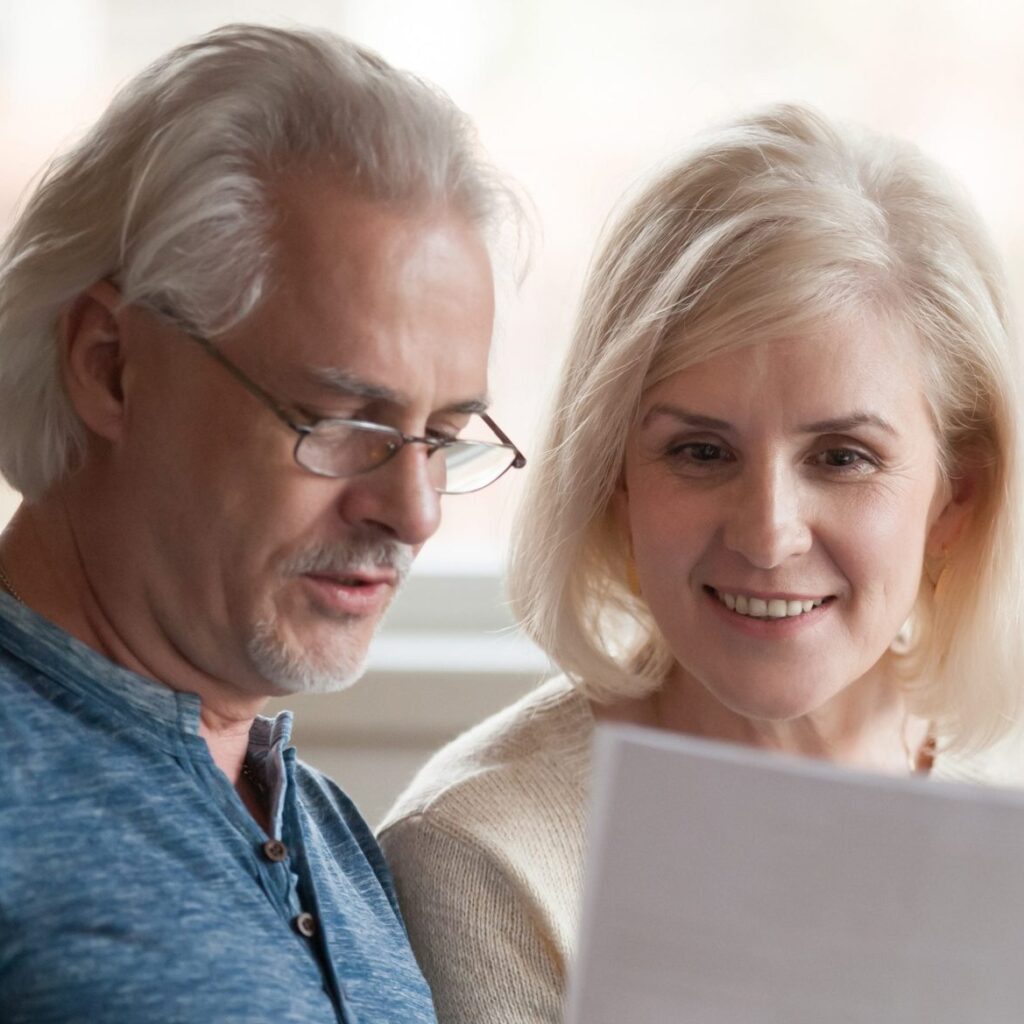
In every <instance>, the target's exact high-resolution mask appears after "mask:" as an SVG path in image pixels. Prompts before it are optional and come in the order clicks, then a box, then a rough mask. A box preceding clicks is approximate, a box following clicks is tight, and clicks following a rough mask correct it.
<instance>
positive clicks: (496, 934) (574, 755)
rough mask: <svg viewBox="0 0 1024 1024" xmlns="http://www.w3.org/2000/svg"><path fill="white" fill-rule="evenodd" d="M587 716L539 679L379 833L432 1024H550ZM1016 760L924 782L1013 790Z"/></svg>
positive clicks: (955, 763)
mask: <svg viewBox="0 0 1024 1024" xmlns="http://www.w3.org/2000/svg"><path fill="white" fill-rule="evenodd" d="M593 732H594V716H593V713H592V711H591V708H590V705H589V703H588V701H587V700H586V698H584V697H583V695H582V694H581V693H580V692H579V691H578V690H577V689H575V688H574V687H573V686H571V685H570V684H569V683H568V682H567V681H566V680H565V679H564V678H561V677H560V678H556V679H553V680H551V681H549V682H547V683H545V684H544V685H542V686H541V687H539V688H538V689H536V690H534V691H533V692H532V693H530V694H527V696H525V697H524V698H523V699H521V700H520V701H518V702H517V703H515V704H513V705H512V706H510V707H508V708H506V709H505V710H503V711H500V712H499V713H498V714H496V715H494V716H493V717H491V718H489V719H487V720H486V721H485V722H482V723H481V724H480V725H478V726H476V727H474V728H473V729H470V730H469V731H468V732H466V733H464V734H463V735H462V736H460V737H459V738H458V739H456V740H455V741H453V742H452V743H450V744H449V745H448V746H447V747H445V748H444V749H443V750H441V751H440V752H438V753H437V754H436V755H435V756H434V757H433V758H432V759H431V760H430V761H429V762H428V763H427V764H426V765H425V766H424V768H423V769H422V770H421V771H420V772H419V774H418V775H417V776H416V778H415V779H414V780H413V782H412V784H411V786H410V787H409V789H408V790H407V791H406V792H405V794H403V796H402V797H401V798H400V799H399V800H398V802H397V803H396V805H395V806H394V808H392V810H391V812H390V813H389V814H388V816H387V818H386V819H385V821H384V823H383V824H382V826H381V830H380V834H379V839H380V843H381V845H382V847H383V848H384V853H385V855H386V857H387V859H388V862H389V864H390V866H391V869H392V872H393V873H394V878H395V883H396V885H397V888H398V895H399V902H400V904H401V907H402V912H403V915H404V917H405V921H406V925H407V927H408V930H409V936H410V939H411V941H412V945H413V949H414V951H415V953H416V957H417V959H418V960H419V963H420V967H421V968H422V970H423V973H424V975H425V976H426V978H427V981H428V982H429V983H430V986H431V989H432V991H433V994H434V1003H435V1007H436V1010H437V1017H438V1021H439V1024H558V1022H560V1021H561V1020H562V1000H563V995H564V991H565V984H566V974H567V969H568V965H569V963H570V961H571V959H572V955H573V951H574V948H575V941H576V929H577V922H578V914H579V902H580V896H581V892H582V884H583V855H584V847H585V829H586V809H587V795H588V781H589V775H590V747H591V740H592V737H593ZM1021 764H1022V758H1021V756H1020V751H1019V747H1003V748H999V749H997V750H995V751H992V752H990V753H989V754H987V755H984V756H978V757H973V758H963V757H957V756H954V755H951V754H940V755H939V756H938V757H937V758H936V761H935V764H934V766H933V768H932V775H933V777H937V778H943V779H947V780H950V781H964V782H974V783H982V784H994V785H1024V770H1022V768H1021Z"/></svg>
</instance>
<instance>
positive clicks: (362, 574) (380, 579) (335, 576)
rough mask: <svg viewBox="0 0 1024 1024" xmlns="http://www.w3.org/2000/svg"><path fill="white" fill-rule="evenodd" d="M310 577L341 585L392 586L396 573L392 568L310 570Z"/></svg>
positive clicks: (308, 574)
mask: <svg viewBox="0 0 1024 1024" xmlns="http://www.w3.org/2000/svg"><path fill="white" fill-rule="evenodd" d="M306 575H307V576H309V578H310V579H314V580H318V581H322V582H324V583H329V584H334V585H335V586H341V587H375V586H387V587H393V586H394V585H395V583H396V581H397V578H398V574H397V573H396V572H395V571H394V570H393V569H373V570H369V571H367V570H362V569H359V570H354V571H351V570H345V571H342V572H310V573H306Z"/></svg>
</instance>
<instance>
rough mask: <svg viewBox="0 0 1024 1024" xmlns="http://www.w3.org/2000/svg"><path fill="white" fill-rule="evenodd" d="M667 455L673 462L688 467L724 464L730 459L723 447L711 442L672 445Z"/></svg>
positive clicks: (689, 442)
mask: <svg viewBox="0 0 1024 1024" xmlns="http://www.w3.org/2000/svg"><path fill="white" fill-rule="evenodd" d="M667 455H668V457H669V459H671V460H672V461H673V462H681V463H684V464H688V465H693V464H694V463H697V464H703V463H716V462H722V461H725V460H726V459H727V458H728V453H727V452H726V450H725V449H724V448H722V446H721V445H717V444H712V443H711V442H710V441H688V442H687V443H685V444H674V445H670V446H669V448H668V451H667Z"/></svg>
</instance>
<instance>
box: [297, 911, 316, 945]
mask: <svg viewBox="0 0 1024 1024" xmlns="http://www.w3.org/2000/svg"><path fill="white" fill-rule="evenodd" d="M292 924H293V925H295V930H296V931H297V932H298V933H299V934H300V935H304V936H305V937H306V938H307V939H311V938H313V936H314V935H316V918H315V917H314V916H313V915H312V914H309V913H306V912H305V911H303V912H302V913H301V914H297V915H296V916H295V918H294V919H293V920H292Z"/></svg>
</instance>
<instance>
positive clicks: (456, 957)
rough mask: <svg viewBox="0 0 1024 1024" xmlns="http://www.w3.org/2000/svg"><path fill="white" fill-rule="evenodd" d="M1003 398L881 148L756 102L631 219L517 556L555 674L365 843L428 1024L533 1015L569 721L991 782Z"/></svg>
mask: <svg viewBox="0 0 1024 1024" xmlns="http://www.w3.org/2000/svg"><path fill="white" fill-rule="evenodd" d="M1016 381H1017V368H1016V364H1015V360H1014V352H1013V350H1012V345H1011V341H1010V337H1009V330H1008V324H1007V315H1006V309H1005V303H1004V299H1003V294H1002V291H1001V285H1000V273H999V268H998V266H997V262H996V259H995V257H994V256H993V254H992V251H991V249H990V247H989V244H988V242H987V240H986V238H985V235H984V232H983V230H982V228H981V227H980V226H979V224H978V221H977V218H976V217H975V215H974V214H973V213H972V211H971V210H970V208H969V206H968V205H967V204H966V202H965V201H964V199H963V198H962V197H961V196H960V195H959V193H958V192H957V191H956V190H955V189H954V188H953V187H952V186H951V185H950V184H949V182H948V181H947V180H946V179H945V177H944V176H943V175H942V174H941V172H940V171H939V170H938V169H936V168H935V167H934V166H933V165H932V164H930V163H929V162H927V161H926V160H925V159H923V158H922V157H921V156H920V155H919V154H918V153H917V152H916V151H915V150H914V149H912V148H910V147H908V146H906V145H903V144H899V143H895V142H891V141H886V140H881V139H878V138H871V137H866V136H863V135H860V134H854V133H849V132H846V131H840V130H837V129H836V128H835V127H833V126H831V125H830V124H828V123H826V122H825V121H823V120H822V119H821V118H819V117H817V116H815V115H814V114H812V113H810V112H808V111H806V110H803V109H800V108H796V107H783V108H779V109H775V110H772V111H769V112H767V113H765V114H763V115H761V116H757V117H753V118H750V119H746V120H743V121H740V122H738V123H735V124H733V125H732V126H730V127H727V128H725V129H724V130H721V131H719V132H717V133H715V134H712V135H710V136H709V137H707V138H706V139H705V141H704V142H703V144H702V145H701V146H700V147H699V148H697V149H696V151H695V152H693V153H691V154H690V155H689V156H687V158H686V159H684V160H683V161H681V162H679V163H677V164H676V165H675V166H673V167H671V168H669V169H668V170H667V171H665V172H664V173H662V174H661V175H660V176H659V177H657V178H656V179H655V180H654V181H653V183H652V184H650V185H649V187H647V189H646V190H645V191H644V192H643V193H642V194H640V195H639V197H638V198H636V199H634V200H633V202H632V203H631V204H630V205H629V206H628V207H627V208H626V210H625V212H624V214H623V215H622V216H621V218H620V220H619V222H618V224H617V225H616V226H615V227H614V228H613V229H612V231H611V233H610V236H609V237H608V239H607V241H606V242H605V244H604V247H603V249H602V251H601V253H600V255H599V256H598V258H597V261H596V264H595V266H594V268H593V271H592V273H591V277H590V282H589V286H588V288H587V291H586V296H585V299H584V303H583V309H582V314H581V317H580V322H579V327H578V330H577V333H576V337H575V340H574V343H573V346H572V349H571V351H570V353H569V356H568V362H567V365H566V368H565V372H564V376H563V382H562V385H561V390H560V392H559V394H558V396H557V400H556V402H555V406H554V410H553V412H552V416H551V424H550V429H549V432H548V438H547V443H546V445H545V447H544V451H543V452H542V454H541V456H540V458H539V459H538V460H537V461H538V465H537V467H536V469H535V472H534V475H533V478H532V483H531V490H530V492H529V494H528V496H527V499H526V502H525V507H524V509H523V511H522V516H521V520H520V527H519V534H518V541H517V547H516V551H515V557H514V564H513V573H512V592H513V598H514V602H515V605H516V608H517V610H518V612H519V615H520V616H521V618H522V621H523V622H524V624H525V626H526V629H527V630H528V632H529V633H530V635H531V636H533V637H534V638H535V639H536V640H537V641H538V642H539V643H540V644H541V645H542V646H543V647H544V648H545V649H546V650H547V651H548V652H549V653H550V655H551V656H552V658H553V659H554V660H555V661H556V662H557V663H558V664H559V665H560V666H561V668H562V669H563V671H564V673H565V674H564V676H563V677H561V678H559V679H556V680H554V681H552V682H550V683H548V684H546V685H544V686H542V687H541V688H540V689H539V690H537V691H536V692H534V693H533V694H531V695H529V696H528V697H526V698H525V699H524V700H522V701H521V702H519V703H518V704H517V705H515V706H513V707H511V708H509V709H508V710H506V711H505V712H503V713H501V714H499V715H497V716H496V717H494V718H492V719H491V720H489V721H488V722H485V723H483V724H482V725H481V726H478V727H477V728H476V729H474V730H472V731H471V732H469V733H468V734H466V735H465V736H463V737H462V738H460V739H459V740H457V741H456V742H454V743H453V744H451V746H449V747H448V748H447V749H446V750H444V751H442V752H441V753H440V754H439V755H438V756H437V757H435V758H434V760H433V761H432V762H431V763H430V764H429V765H428V766H427V767H426V768H425V769H424V770H423V771H422V772H421V774H420V775H419V777H418V778H417V779H416V781H415V782H414V783H413V785H412V788H411V789H410V791H409V792H408V793H407V794H406V795H405V796H404V797H403V798H402V799H401V800H400V801H399V803H398V805H397V807H396V808H395V810H394V811H393V812H392V814H391V816H390V818H389V820H388V821H387V823H386V825H385V828H384V830H383V834H382V840H383V843H384V848H385V851H386V853H387V854H388V856H389V858H390V860H391V864H392V867H393V868H394V871H395V875H396V878H397V882H398V888H399V892H400V895H401V901H402V905H403V908H404V911H405V915H406V920H407V922H408V926H409V930H410V933H411V936H412V940H413V945H414V947H415V948H416V950H417V954H418V957H419V959H420V962H421V964H422V967H423V969H424V972H425V973H426V976H427V978H428V980H429V981H430V982H431V984H432V986H433V989H434V994H435V999H436V1003H437V1009H438V1014H439V1017H440V1020H441V1021H442V1022H443V1024H456V1022H459V1024H498V1022H508V1024H523V1022H534V1021H545V1022H547V1021H550V1022H555V1021H557V1020H559V1019H560V1012H561V1011H560V1007H561V996H562V990H563V985H564V981H565V973H566V964H567V961H568V960H569V959H570V957H571V954H572V950H573V945H574V933H575V929H576V923H577V900H578V895H579V890H580V883H581V859H582V854H583V826H584V808H585V797H586V791H587V777H588V765H589V748H590V741H591V736H592V733H593V729H594V724H595V721H598V720H600V719H618V720H626V721H631V722H639V723H644V724H649V725H651V726H654V727H657V728H662V729H670V730H676V731H678V732H683V733H689V734H693V735H699V736H705V737H713V738H718V739H722V740H726V741H730V742H734V743H745V744H750V745H753V746H757V747H763V748H771V749H776V750H783V751H789V752H793V753H798V754H803V755H807V756H811V757H818V758H827V759H830V760H834V761H837V762H842V763H845V764H849V765H854V766H858V767H862V768H871V769H878V770H881V771H886V772H894V773H907V772H931V774H932V775H935V776H942V777H944V778H970V779H973V780H976V781H992V782H1000V781H1006V782H1010V781H1014V778H1013V775H1014V771H1015V769H1014V768H1013V767H1012V766H1010V765H1007V764H1006V763H1004V762H1001V761H999V760H998V759H995V758H993V757H992V756H991V755H986V754H985V753H984V751H986V749H987V748H990V747H991V746H992V745H993V744H994V743H995V742H996V740H997V739H999V738H1000V737H1001V736H1002V735H1003V734H1004V733H1006V731H1007V728H1008V726H1009V724H1010V723H1012V722H1013V721H1015V720H1016V718H1017V716H1018V711H1019V703H1020V692H1021V686H1020V682H1021V668H1022V662H1021V656H1020V655H1021V641H1020V632H1021V629H1020V627H1021V617H1020V611H1019V608H1020V602H1021V594H1022V593H1024V581H1022V578H1021V571H1020V567H1021V546H1020V539H1019V537H1018V535H1017V526H1016V520H1015V513H1016V511H1017V510H1018V509H1019V508H1020V493H1019V481H1018V467H1017V460H1018V443H1019V442H1018V424H1017V416H1018V411H1017V410H1018V408H1019V399H1018V397H1017V394H1016ZM687 825H688V826H692V827H699V823H687ZM672 827H686V826H684V825H681V824H678V823H673V824H672ZM637 870H643V865H637Z"/></svg>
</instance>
